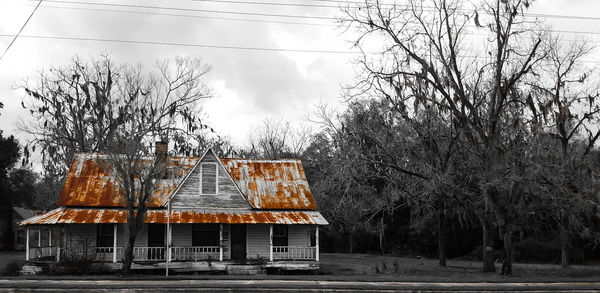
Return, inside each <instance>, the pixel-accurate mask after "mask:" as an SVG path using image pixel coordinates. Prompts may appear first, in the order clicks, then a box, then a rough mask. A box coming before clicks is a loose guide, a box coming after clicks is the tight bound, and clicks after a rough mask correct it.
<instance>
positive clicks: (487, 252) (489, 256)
mask: <svg viewBox="0 0 600 293" xmlns="http://www.w3.org/2000/svg"><path fill="white" fill-rule="evenodd" d="M479 221H480V222H481V230H482V234H483V268H482V270H483V271H484V272H495V271H496V266H494V232H493V229H492V224H491V222H490V221H488V220H487V219H486V217H485V216H484V215H480V216H479Z"/></svg>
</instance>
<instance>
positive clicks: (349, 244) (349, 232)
mask: <svg viewBox="0 0 600 293" xmlns="http://www.w3.org/2000/svg"><path fill="white" fill-rule="evenodd" d="M352 230H353V229H350V231H348V246H349V249H350V254H353V253H354V246H353V243H352V242H354V241H353V240H352Z"/></svg>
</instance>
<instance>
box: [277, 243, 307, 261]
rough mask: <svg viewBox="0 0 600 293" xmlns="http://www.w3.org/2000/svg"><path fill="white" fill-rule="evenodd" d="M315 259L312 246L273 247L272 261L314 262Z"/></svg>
mask: <svg viewBox="0 0 600 293" xmlns="http://www.w3.org/2000/svg"><path fill="white" fill-rule="evenodd" d="M316 257H317V248H316V247H314V246H273V259H279V260H282V259H288V260H290V259H291V260H314V259H316Z"/></svg>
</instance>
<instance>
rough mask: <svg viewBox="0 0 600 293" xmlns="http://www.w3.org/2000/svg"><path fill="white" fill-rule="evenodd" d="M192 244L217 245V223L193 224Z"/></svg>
mask: <svg viewBox="0 0 600 293" xmlns="http://www.w3.org/2000/svg"><path fill="white" fill-rule="evenodd" d="M192 246H219V224H194V226H193V227H192Z"/></svg>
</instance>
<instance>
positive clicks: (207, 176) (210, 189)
mask: <svg viewBox="0 0 600 293" xmlns="http://www.w3.org/2000/svg"><path fill="white" fill-rule="evenodd" d="M200 172H201V177H202V178H201V180H200V194H217V190H218V189H217V175H218V170H217V164H216V163H202V164H201V165H200Z"/></svg>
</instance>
